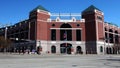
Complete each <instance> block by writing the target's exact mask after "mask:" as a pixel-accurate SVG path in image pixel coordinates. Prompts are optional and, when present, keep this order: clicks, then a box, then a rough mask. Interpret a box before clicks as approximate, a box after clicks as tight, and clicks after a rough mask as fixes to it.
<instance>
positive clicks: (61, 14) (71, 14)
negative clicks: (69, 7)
mask: <svg viewBox="0 0 120 68" xmlns="http://www.w3.org/2000/svg"><path fill="white" fill-rule="evenodd" d="M51 16H81V13H51Z"/></svg>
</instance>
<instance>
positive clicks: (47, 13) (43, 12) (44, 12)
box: [37, 9, 50, 15]
mask: <svg viewBox="0 0 120 68" xmlns="http://www.w3.org/2000/svg"><path fill="white" fill-rule="evenodd" d="M37 12H38V13H42V14H46V15H50V12H47V11H44V10H40V9H38V10H37Z"/></svg>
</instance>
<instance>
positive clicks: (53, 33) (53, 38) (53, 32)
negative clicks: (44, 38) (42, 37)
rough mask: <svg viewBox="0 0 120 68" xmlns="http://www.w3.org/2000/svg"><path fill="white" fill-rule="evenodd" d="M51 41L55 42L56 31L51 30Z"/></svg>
mask: <svg viewBox="0 0 120 68" xmlns="http://www.w3.org/2000/svg"><path fill="white" fill-rule="evenodd" d="M51 40H56V30H55V29H53V30H51Z"/></svg>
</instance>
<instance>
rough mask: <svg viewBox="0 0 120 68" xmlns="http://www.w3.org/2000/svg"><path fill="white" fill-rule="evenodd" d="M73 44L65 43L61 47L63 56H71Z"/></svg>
mask: <svg viewBox="0 0 120 68" xmlns="http://www.w3.org/2000/svg"><path fill="white" fill-rule="evenodd" d="M71 48H72V44H69V43H63V44H61V45H60V52H61V54H71Z"/></svg>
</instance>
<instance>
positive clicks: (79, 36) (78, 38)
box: [76, 30, 81, 41]
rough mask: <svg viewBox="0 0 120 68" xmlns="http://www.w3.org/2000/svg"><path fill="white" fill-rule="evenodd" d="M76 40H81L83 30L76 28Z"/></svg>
mask: <svg viewBox="0 0 120 68" xmlns="http://www.w3.org/2000/svg"><path fill="white" fill-rule="evenodd" d="M76 41H81V30H76Z"/></svg>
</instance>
